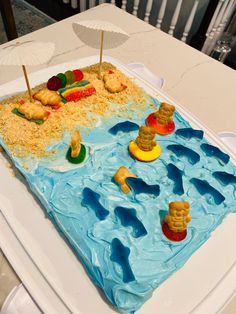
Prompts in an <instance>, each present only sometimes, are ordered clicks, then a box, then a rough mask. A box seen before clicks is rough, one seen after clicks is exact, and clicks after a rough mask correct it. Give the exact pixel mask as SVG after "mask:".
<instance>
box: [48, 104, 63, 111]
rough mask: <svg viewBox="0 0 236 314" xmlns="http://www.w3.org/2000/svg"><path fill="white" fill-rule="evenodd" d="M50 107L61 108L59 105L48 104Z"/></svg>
mask: <svg viewBox="0 0 236 314" xmlns="http://www.w3.org/2000/svg"><path fill="white" fill-rule="evenodd" d="M50 107H51V108H52V109H54V110H58V109H60V108H61V105H50Z"/></svg>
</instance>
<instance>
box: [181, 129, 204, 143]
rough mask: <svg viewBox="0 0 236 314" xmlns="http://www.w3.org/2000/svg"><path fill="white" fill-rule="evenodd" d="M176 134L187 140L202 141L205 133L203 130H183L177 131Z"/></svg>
mask: <svg viewBox="0 0 236 314" xmlns="http://www.w3.org/2000/svg"><path fill="white" fill-rule="evenodd" d="M175 134H176V135H178V136H181V137H183V138H185V139H186V140H190V139H191V138H197V139H199V140H202V139H203V134H204V132H203V131H202V130H194V129H192V128H183V129H178V130H176V131H175Z"/></svg>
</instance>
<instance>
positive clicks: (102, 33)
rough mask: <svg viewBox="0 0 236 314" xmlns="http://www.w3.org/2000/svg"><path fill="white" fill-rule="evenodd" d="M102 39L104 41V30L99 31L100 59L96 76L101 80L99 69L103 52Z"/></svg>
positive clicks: (100, 68)
mask: <svg viewBox="0 0 236 314" xmlns="http://www.w3.org/2000/svg"><path fill="white" fill-rule="evenodd" d="M103 41H104V31H102V32H101V45H100V60H99V72H98V78H99V79H100V80H101V78H102V77H101V70H102V52H103Z"/></svg>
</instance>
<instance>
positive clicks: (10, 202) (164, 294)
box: [0, 56, 236, 314]
mask: <svg viewBox="0 0 236 314" xmlns="http://www.w3.org/2000/svg"><path fill="white" fill-rule="evenodd" d="M104 60H106V61H109V62H112V63H113V64H114V65H116V66H117V67H118V68H119V69H120V70H122V71H123V72H124V73H125V74H126V75H128V76H133V77H135V78H136V82H137V83H138V84H140V85H141V86H142V87H144V88H145V90H146V91H147V92H148V93H149V94H152V95H153V96H157V95H158V96H159V97H161V98H162V99H163V100H166V101H167V102H171V103H173V104H175V105H176V107H177V109H178V110H179V112H180V113H181V114H182V115H183V116H184V117H185V118H186V119H187V120H188V121H189V122H190V123H191V124H192V126H193V127H195V128H201V129H203V130H204V131H205V135H206V137H207V139H208V140H210V141H211V142H212V143H213V144H214V143H215V144H216V145H217V146H219V147H221V148H222V149H223V150H224V151H226V152H228V153H229V154H231V157H232V158H231V160H234V162H235V160H236V158H235V156H234V154H233V152H230V150H229V149H228V148H226V147H225V146H224V145H223V143H222V142H221V141H220V140H219V138H218V137H217V136H216V135H214V134H213V133H212V132H210V131H209V130H208V129H207V128H206V127H204V126H203V125H202V124H201V123H200V122H199V121H198V120H197V119H196V118H194V117H193V116H192V115H191V114H189V113H187V111H186V110H184V109H183V107H181V106H180V105H179V104H177V103H176V102H175V101H174V100H172V99H170V98H169V97H167V96H166V95H164V93H163V92H160V91H158V90H155V89H154V88H153V87H152V86H151V85H150V84H148V83H146V82H145V81H144V80H142V78H140V77H139V76H138V75H136V74H134V73H133V72H132V71H131V70H129V69H128V67H126V66H125V65H123V64H121V63H120V62H119V61H118V60H116V59H113V58H111V57H104ZM97 61H98V56H93V57H88V58H85V59H80V60H75V61H72V62H70V63H66V64H60V65H57V66H53V67H50V68H47V69H44V70H41V71H38V72H35V73H32V74H31V75H30V81H31V84H32V86H34V85H36V84H39V83H42V82H44V81H46V80H47V78H49V77H51V76H52V75H55V73H58V72H63V71H66V70H68V69H73V68H81V67H84V66H86V65H90V64H93V63H96V62H97ZM23 90H25V85H24V81H23V79H18V80H16V81H13V82H10V83H7V84H4V85H2V86H0V98H1V97H3V96H4V97H5V96H6V95H7V94H8V95H10V94H11V93H12V92H13V91H14V92H19V91H23ZM0 173H1V176H0V210H1V216H0V223H1V226H4V227H3V228H1V226H0V246H1V247H2V250H3V252H4V253H5V255H6V256H7V258H8V259H9V261H10V263H11V264H12V266H13V267H14V269H15V270H16V272H17V274H18V275H19V277H20V278H21V280H22V282H23V283H24V285H25V287H26V288H27V290H28V291H29V292H30V294H31V295H32V296H33V298H34V300H35V301H36V302H37V304H38V305H39V307H40V308H41V309H42V311H43V312H44V313H50V314H51V313H62V314H64V313H71V312H72V313H80V314H95V313H99V314H100V313H102V314H106V313H115V311H114V309H112V308H111V307H110V306H109V305H108V303H106V301H105V300H104V299H103V298H102V295H101V294H99V292H98V290H97V289H96V288H95V287H94V285H93V284H92V282H91V281H90V280H89V278H88V276H87V274H86V273H85V271H84V269H83V267H82V266H81V264H80V262H79V261H78V260H77V258H76V256H75V255H74V254H73V252H72V251H71V249H70V248H69V247H68V245H67V244H66V243H65V241H64V240H63V239H62V238H61V237H60V235H59V234H58V232H57V231H56V230H55V228H54V226H53V225H52V223H51V222H50V221H49V220H48V219H45V216H44V213H43V210H42V208H41V207H40V205H39V203H38V202H37V201H36V200H35V198H34V197H33V195H32V194H31V193H30V192H29V190H28V189H27V186H26V185H25V184H24V179H22V182H21V181H20V180H19V179H18V178H15V177H13V176H12V175H11V173H10V171H9V169H8V168H7V167H6V165H5V161H4V160H1V161H0ZM235 230H236V215H235V214H231V215H229V216H228V217H227V218H226V219H225V220H224V221H223V223H222V224H221V226H219V227H218V228H217V230H216V231H215V232H213V234H212V236H211V238H210V239H209V240H208V241H207V242H206V243H205V244H204V245H203V246H202V247H201V248H200V249H199V250H198V251H197V252H195V253H194V254H193V255H192V257H191V258H190V259H189V260H188V262H187V263H186V264H185V265H184V267H182V268H181V269H180V270H179V271H178V272H176V273H175V274H173V275H172V276H171V277H170V278H169V279H168V280H166V282H164V283H163V284H162V285H161V286H160V288H158V289H156V290H155V292H154V294H153V297H152V298H151V299H150V300H149V301H147V302H146V303H145V304H144V306H143V307H142V308H141V310H139V311H138V313H140V314H156V313H158V314H164V313H166V314H167V313H168V314H169V313H175V314H178V313H179V314H185V313H186V314H187V313H208V314H211V313H216V312H218V311H220V310H221V309H222V308H223V306H224V305H225V304H226V302H228V300H229V299H230V298H231V296H232V294H233V293H234V291H235V290H236V266H235V264H236V251H235V250H234V247H235V243H234V238H235ZM9 239H11V241H10V240H9Z"/></svg>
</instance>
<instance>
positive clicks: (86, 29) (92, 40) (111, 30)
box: [73, 20, 129, 77]
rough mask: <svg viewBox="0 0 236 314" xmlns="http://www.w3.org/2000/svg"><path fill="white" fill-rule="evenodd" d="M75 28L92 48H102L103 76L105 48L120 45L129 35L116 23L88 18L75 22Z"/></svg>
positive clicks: (82, 39)
mask: <svg viewBox="0 0 236 314" xmlns="http://www.w3.org/2000/svg"><path fill="white" fill-rule="evenodd" d="M73 29H74V32H75V33H76V35H77V36H78V37H79V39H80V40H81V41H82V42H84V43H85V44H86V45H88V46H90V47H92V48H100V60H99V77H101V64H102V54H103V49H111V48H115V47H118V46H120V45H121V44H123V43H124V42H125V41H126V40H127V39H128V38H129V35H128V34H127V33H126V32H125V31H123V30H122V29H121V28H119V27H117V26H116V25H114V24H112V23H109V22H106V21H101V20H87V21H79V22H75V23H73Z"/></svg>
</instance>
